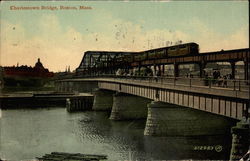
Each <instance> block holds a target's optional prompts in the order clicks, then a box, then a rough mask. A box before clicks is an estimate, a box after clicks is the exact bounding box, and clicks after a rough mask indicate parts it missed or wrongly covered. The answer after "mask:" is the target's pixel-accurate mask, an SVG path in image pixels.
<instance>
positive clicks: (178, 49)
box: [116, 42, 199, 63]
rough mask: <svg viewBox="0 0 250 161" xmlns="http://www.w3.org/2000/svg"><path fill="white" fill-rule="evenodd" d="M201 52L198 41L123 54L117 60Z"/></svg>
mask: <svg viewBox="0 0 250 161" xmlns="http://www.w3.org/2000/svg"><path fill="white" fill-rule="evenodd" d="M198 54H199V45H198V44H196V43H193V42H191V43H186V44H180V45H175V46H169V47H164V48H158V49H152V50H147V51H143V52H137V53H131V54H126V55H121V56H120V57H118V58H117V60H116V61H117V62H127V63H132V62H141V61H145V60H154V59H164V58H171V57H180V56H193V55H198Z"/></svg>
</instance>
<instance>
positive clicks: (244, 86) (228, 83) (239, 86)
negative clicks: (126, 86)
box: [87, 74, 250, 91]
mask: <svg viewBox="0 0 250 161" xmlns="http://www.w3.org/2000/svg"><path fill="white" fill-rule="evenodd" d="M87 78H113V79H116V80H119V79H120V80H127V81H137V82H148V83H157V84H172V85H174V86H176V85H182V86H190V87H204V88H221V89H229V90H234V91H249V88H250V84H249V81H247V80H239V79H237V80H236V79H212V78H187V77H160V76H157V77H156V76H151V77H150V76H128V75H126V76H125V75H109V74H105V75H99V76H88V77H87Z"/></svg>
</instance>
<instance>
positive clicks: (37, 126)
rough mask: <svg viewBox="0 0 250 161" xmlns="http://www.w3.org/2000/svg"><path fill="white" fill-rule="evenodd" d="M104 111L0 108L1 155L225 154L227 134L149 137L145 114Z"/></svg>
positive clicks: (113, 157) (144, 156)
mask: <svg viewBox="0 0 250 161" xmlns="http://www.w3.org/2000/svg"><path fill="white" fill-rule="evenodd" d="M108 116H109V113H108V112H94V111H87V112H78V113H68V112H66V110H65V108H50V109H35V110H31V109H18V110H2V111H1V122H0V125H1V126H0V127H1V131H0V134H1V135H0V141H1V142H0V157H1V158H2V159H3V158H5V159H10V160H27V159H34V158H35V157H41V156H43V155H44V154H45V153H51V152H54V151H57V152H72V153H78V152H79V153H86V154H105V155H108V160H111V161H115V160H163V159H165V160H169V159H175V160H177V159H229V154H230V145H231V138H230V136H200V137H149V136H143V130H144V126H145V120H140V121H111V120H109V119H108ZM215 147H216V150H215Z"/></svg>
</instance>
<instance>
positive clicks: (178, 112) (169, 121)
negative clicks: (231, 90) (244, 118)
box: [144, 101, 236, 136]
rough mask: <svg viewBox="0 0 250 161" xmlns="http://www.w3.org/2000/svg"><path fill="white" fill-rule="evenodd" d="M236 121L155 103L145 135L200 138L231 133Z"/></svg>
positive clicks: (152, 105)
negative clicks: (200, 136)
mask: <svg viewBox="0 0 250 161" xmlns="http://www.w3.org/2000/svg"><path fill="white" fill-rule="evenodd" d="M235 123H236V121H235V120H233V119H229V118H226V117H221V116H217V115H214V114H211V113H207V112H203V111H198V110H194V109H190V108H187V107H183V106H177V105H173V104H168V103H163V102H158V101H153V102H152V103H151V104H149V105H148V117H147V122H146V127H145V130H144V135H150V136H198V135H216V134H225V133H230V128H231V127H232V126H234V125H235Z"/></svg>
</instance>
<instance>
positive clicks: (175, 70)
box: [174, 63, 179, 77]
mask: <svg viewBox="0 0 250 161" xmlns="http://www.w3.org/2000/svg"><path fill="white" fill-rule="evenodd" d="M174 77H179V64H178V63H174Z"/></svg>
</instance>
